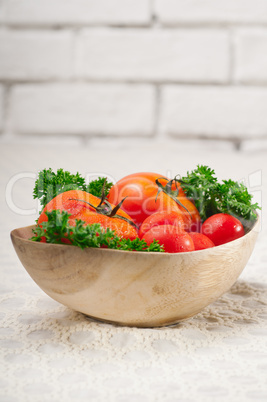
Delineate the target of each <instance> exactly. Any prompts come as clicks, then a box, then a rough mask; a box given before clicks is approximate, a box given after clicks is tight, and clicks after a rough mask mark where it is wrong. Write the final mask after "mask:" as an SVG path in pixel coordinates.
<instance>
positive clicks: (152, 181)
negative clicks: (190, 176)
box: [107, 173, 185, 227]
mask: <svg viewBox="0 0 267 402" xmlns="http://www.w3.org/2000/svg"><path fill="white" fill-rule="evenodd" d="M156 180H158V184H157V183H156ZM168 183H170V186H169V187H170V190H172V191H175V190H176V186H177V189H178V190H179V195H180V196H183V197H184V196H185V194H184V192H183V190H182V188H181V187H180V185H179V183H177V182H175V181H171V182H170V180H169V179H167V178H166V177H163V176H162V175H160V174H157V173H134V174H131V175H129V176H125V177H124V178H122V179H121V180H119V181H118V182H117V183H116V184H115V185H114V186H113V187H112V188H111V189H110V192H109V194H108V197H107V198H108V201H109V202H110V203H112V204H117V203H119V202H120V201H121V200H122V199H123V198H124V197H127V198H126V199H125V201H124V203H123V205H122V209H123V210H124V211H125V212H126V213H127V214H128V215H129V216H130V217H131V218H132V219H133V221H134V222H135V223H136V225H137V226H138V227H140V225H141V223H142V222H143V221H144V220H145V219H146V218H147V217H148V216H150V215H152V214H154V213H155V212H159V211H167V212H172V211H175V212H177V213H179V207H178V205H177V202H176V199H173V198H171V197H170V196H169V195H168V194H166V192H165V191H162V188H160V187H166V186H167V185H168ZM159 190H160V191H159Z"/></svg>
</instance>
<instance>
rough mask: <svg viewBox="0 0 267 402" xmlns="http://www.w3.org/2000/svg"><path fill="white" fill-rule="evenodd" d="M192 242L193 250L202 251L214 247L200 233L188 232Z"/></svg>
mask: <svg viewBox="0 0 267 402" xmlns="http://www.w3.org/2000/svg"><path fill="white" fill-rule="evenodd" d="M188 234H189V236H190V237H191V239H192V240H193V243H194V246H195V250H204V249H205V248H210V247H214V243H213V241H211V240H210V239H209V238H208V237H207V236H205V235H204V234H202V233H196V232H190V233H188Z"/></svg>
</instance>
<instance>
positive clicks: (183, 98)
mask: <svg viewBox="0 0 267 402" xmlns="http://www.w3.org/2000/svg"><path fill="white" fill-rule="evenodd" d="M160 130H161V131H162V132H163V133H164V134H169V135H175V136H183V137H190V136H191V137H197V136H201V137H209V138H217V137H218V138H229V139H231V138H241V139H242V138H250V137H254V138H255V137H257V136H258V137H260V136H265V137H266V136H267V88H257V87H247V88H241V87H215V86H207V87H197V86H195V87H186V86H184V87H175V86H166V87H165V88H164V90H163V94H162V111H161V121H160Z"/></svg>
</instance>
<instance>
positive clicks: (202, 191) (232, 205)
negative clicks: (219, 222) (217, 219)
mask: <svg viewBox="0 0 267 402" xmlns="http://www.w3.org/2000/svg"><path fill="white" fill-rule="evenodd" d="M181 185H182V188H183V189H184V191H185V193H186V195H187V197H189V198H191V199H193V201H194V202H195V205H196V207H197V209H198V211H199V213H200V217H201V219H202V220H203V221H204V220H206V219H207V218H208V217H209V216H211V215H213V214H217V213H228V214H231V215H234V216H236V217H237V218H238V219H240V220H241V221H242V222H243V224H244V225H248V224H249V222H253V221H255V219H256V218H257V214H256V210H257V209H260V207H259V205H258V203H254V204H253V203H252V195H251V194H249V193H248V190H247V187H246V186H245V185H244V184H242V183H238V182H235V181H233V180H223V181H222V183H219V182H218V180H217V178H216V176H215V172H214V170H212V169H211V168H209V167H208V166H202V165H197V168H196V169H194V170H193V171H192V172H187V175H186V176H184V177H182V178H181Z"/></svg>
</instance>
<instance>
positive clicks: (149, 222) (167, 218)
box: [139, 211, 184, 238]
mask: <svg viewBox="0 0 267 402" xmlns="http://www.w3.org/2000/svg"><path fill="white" fill-rule="evenodd" d="M161 225H173V226H178V227H179V228H180V229H182V230H183V229H184V220H183V218H182V214H180V213H177V212H169V213H168V212H166V211H160V212H155V213H154V214H152V215H150V216H148V217H147V218H146V219H145V220H144V222H143V223H142V225H141V227H140V230H139V237H141V238H142V237H143V236H144V234H145V233H146V232H148V231H149V230H150V229H152V227H154V226H161Z"/></svg>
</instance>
